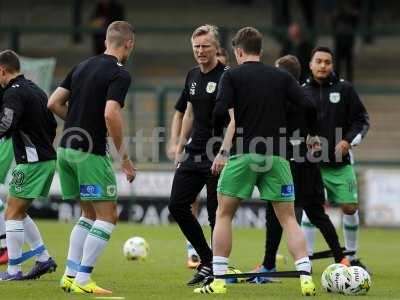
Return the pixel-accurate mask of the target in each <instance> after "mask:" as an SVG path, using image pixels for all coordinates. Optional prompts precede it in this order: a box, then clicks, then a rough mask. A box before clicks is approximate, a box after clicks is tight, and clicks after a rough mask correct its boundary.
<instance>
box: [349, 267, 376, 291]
mask: <svg viewBox="0 0 400 300" xmlns="http://www.w3.org/2000/svg"><path fill="white" fill-rule="evenodd" d="M348 271H349V273H350V275H351V281H350V288H349V289H348V290H347V291H346V294H347V295H365V294H366V293H367V292H368V291H369V289H370V287H371V277H370V276H369V274H368V272H367V271H365V270H364V269H363V268H361V267H358V266H354V267H349V268H348Z"/></svg>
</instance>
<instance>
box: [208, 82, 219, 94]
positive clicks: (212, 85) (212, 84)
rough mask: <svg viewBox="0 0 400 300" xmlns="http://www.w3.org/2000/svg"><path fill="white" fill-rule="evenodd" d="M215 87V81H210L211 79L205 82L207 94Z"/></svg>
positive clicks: (213, 90) (212, 91)
mask: <svg viewBox="0 0 400 300" xmlns="http://www.w3.org/2000/svg"><path fill="white" fill-rule="evenodd" d="M216 87H217V83H216V82H212V81H210V82H208V83H207V87H206V91H207V93H209V94H212V93H214V92H215V89H216Z"/></svg>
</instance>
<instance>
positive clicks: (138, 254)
mask: <svg viewBox="0 0 400 300" xmlns="http://www.w3.org/2000/svg"><path fill="white" fill-rule="evenodd" d="M122 251H123V253H124V256H125V257H126V259H128V260H145V259H146V258H147V256H149V252H150V247H149V244H148V243H147V242H146V240H145V239H144V238H142V237H138V236H135V237H132V238H130V239H128V240H127V241H126V242H125V244H124V246H123V248H122Z"/></svg>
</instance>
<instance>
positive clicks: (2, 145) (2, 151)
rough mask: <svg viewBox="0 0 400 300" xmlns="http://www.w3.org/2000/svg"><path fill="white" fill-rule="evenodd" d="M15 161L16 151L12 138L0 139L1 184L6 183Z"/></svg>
mask: <svg viewBox="0 0 400 300" xmlns="http://www.w3.org/2000/svg"><path fill="white" fill-rule="evenodd" d="M13 160H14V149H13V144H12V140H11V139H10V138H2V139H0V183H1V184H3V183H5V180H6V177H7V174H8V171H10V168H11V164H12V162H13Z"/></svg>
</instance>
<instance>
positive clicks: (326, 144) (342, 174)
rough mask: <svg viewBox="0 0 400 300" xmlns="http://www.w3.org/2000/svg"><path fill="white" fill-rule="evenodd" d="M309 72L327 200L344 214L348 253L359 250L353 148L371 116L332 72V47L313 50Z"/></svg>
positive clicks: (308, 86)
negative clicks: (316, 113)
mask: <svg viewBox="0 0 400 300" xmlns="http://www.w3.org/2000/svg"><path fill="white" fill-rule="evenodd" d="M310 69H311V73H312V76H311V78H309V79H308V80H307V81H306V83H305V84H304V85H303V87H304V89H305V92H306V94H308V95H309V96H310V98H312V99H313V101H314V102H315V104H316V106H317V110H318V123H319V130H318V135H319V136H320V138H321V146H322V152H321V153H322V156H321V157H320V159H321V173H322V178H323V181H324V186H325V188H326V190H327V195H328V200H329V201H331V202H333V203H335V204H337V205H339V206H340V207H341V209H342V211H343V213H344V214H343V228H344V237H345V245H346V250H348V251H357V242H358V225H359V217H358V195H357V179H356V175H355V172H354V168H353V166H352V157H351V156H352V155H351V147H353V146H356V145H358V144H360V143H361V141H362V139H363V138H364V137H365V135H366V133H367V131H368V129H369V117H368V113H367V111H366V109H365V107H364V105H363V104H362V102H361V100H360V98H359V96H358V94H357V92H356V91H355V90H354V88H353V86H352V85H351V84H350V83H348V82H347V81H345V80H343V79H340V80H339V79H338V78H337V77H336V76H335V74H334V73H333V54H332V51H331V50H330V49H329V48H326V47H317V48H316V49H314V51H313V52H312V55H311V62H310ZM303 220H304V219H303ZM304 221H305V223H306V221H307V220H304ZM306 231H307V230H306ZM306 236H307V232H306ZM310 239H312V238H310ZM308 240H309V239H308ZM310 248H311V247H310ZM349 259H350V260H351V261H352V264H353V265H359V264H360V262H359V260H356V259H355V256H354V255H353V256H349Z"/></svg>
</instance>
